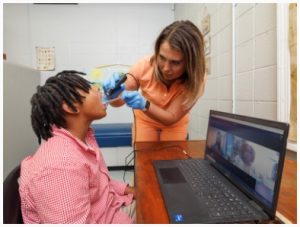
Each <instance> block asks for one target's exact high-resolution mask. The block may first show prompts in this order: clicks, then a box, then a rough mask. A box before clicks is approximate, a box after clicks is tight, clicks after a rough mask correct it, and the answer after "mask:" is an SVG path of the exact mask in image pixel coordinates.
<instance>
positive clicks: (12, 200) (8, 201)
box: [3, 165, 23, 224]
mask: <svg viewBox="0 0 300 227" xmlns="http://www.w3.org/2000/svg"><path fill="white" fill-rule="evenodd" d="M19 176H20V165H18V166H17V167H16V168H14V169H13V170H12V171H11V172H10V173H9V175H8V176H7V177H6V179H5V181H4V182H3V222H4V224H22V223H23V218H22V213H21V202H20V194H19V184H18V178H19Z"/></svg>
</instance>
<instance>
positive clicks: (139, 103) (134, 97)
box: [121, 91, 146, 110]
mask: <svg viewBox="0 0 300 227" xmlns="http://www.w3.org/2000/svg"><path fill="white" fill-rule="evenodd" d="M121 99H123V100H124V101H125V102H126V104H127V106H129V107H131V108H132V109H140V110H144V109H145V105H146V99H145V98H144V97H143V96H142V95H141V94H140V93H139V92H138V91H123V93H122V95H121Z"/></svg>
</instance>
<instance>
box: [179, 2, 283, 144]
mask: <svg viewBox="0 0 300 227" xmlns="http://www.w3.org/2000/svg"><path fill="white" fill-rule="evenodd" d="M232 7H233V4H175V19H176V20H177V19H189V20H191V21H193V22H194V23H195V24H196V25H198V27H199V28H200V29H201V20H202V18H203V16H204V15H205V14H206V13H208V14H209V15H210V32H209V33H208V35H209V36H210V40H211V43H210V46H211V50H210V57H211V74H210V75H209V77H208V81H207V85H206V88H205V93H204V95H203V97H202V98H201V99H200V100H199V101H198V103H197V104H196V105H195V106H194V108H193V110H192V111H191V121H190V127H189V135H190V139H204V138H205V137H206V128H207V119H208V113H209V110H210V109H216V110H221V111H226V112H232V111H233V107H232V105H233V102H235V113H238V114H244V115H251V116H256V117H261V118H268V119H272V120H276V116H277V110H276V106H277V100H276V99H277V93H276V91H277V82H276V81H277V75H276V66H277V65H276V52H277V50H276V4H244V3H243V4H234V7H235V21H234V23H235V29H236V31H235V54H236V61H235V64H236V68H235V70H236V75H235V79H236V80H235V85H234V84H233V80H232V59H233V55H232V49H233V48H232ZM233 86H234V87H233ZM233 88H234V89H235V97H232V94H233V93H232V92H233Z"/></svg>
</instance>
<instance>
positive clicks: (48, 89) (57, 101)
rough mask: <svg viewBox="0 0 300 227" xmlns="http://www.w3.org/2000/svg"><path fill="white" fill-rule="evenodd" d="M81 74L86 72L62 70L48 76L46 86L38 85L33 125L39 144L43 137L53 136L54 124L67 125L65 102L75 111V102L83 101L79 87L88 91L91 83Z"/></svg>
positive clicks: (34, 97) (33, 99) (32, 100)
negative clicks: (63, 105) (63, 106)
mask: <svg viewBox="0 0 300 227" xmlns="http://www.w3.org/2000/svg"><path fill="white" fill-rule="evenodd" d="M80 75H85V73H82V72H77V71H62V72H60V73H58V74H56V75H55V76H53V77H50V78H48V79H47V80H46V83H45V85H44V86H37V92H36V93H35V94H34V95H33V96H32V98H31V125H32V128H33V131H34V132H35V134H36V135H37V137H38V142H39V144H40V143H41V139H44V140H48V139H49V138H50V137H52V136H53V134H52V125H53V124H54V125H56V126H57V127H58V128H61V127H63V128H65V127H66V120H65V118H64V117H65V112H64V110H63V108H62V104H63V102H65V103H66V104H67V105H68V106H69V107H70V108H71V109H72V110H74V111H76V108H75V106H74V105H73V104H74V103H83V99H84V98H85V97H84V96H82V95H80V93H79V92H78V89H80V90H83V91H84V92H86V93H88V92H89V90H90V88H91V85H90V82H88V81H87V80H85V79H84V78H83V77H82V76H80Z"/></svg>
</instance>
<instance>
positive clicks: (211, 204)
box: [179, 159, 256, 218]
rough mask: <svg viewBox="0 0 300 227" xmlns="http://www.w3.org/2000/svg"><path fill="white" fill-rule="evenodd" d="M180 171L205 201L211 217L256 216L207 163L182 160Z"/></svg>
mask: <svg viewBox="0 0 300 227" xmlns="http://www.w3.org/2000/svg"><path fill="white" fill-rule="evenodd" d="M187 161H188V162H187ZM179 163H180V169H181V172H182V174H183V175H184V177H185V178H186V179H187V181H188V182H189V184H190V186H191V187H192V190H193V191H194V192H195V194H196V196H197V197H199V198H200V199H201V201H204V204H205V205H206V206H207V207H208V209H209V214H210V216H211V217H215V218H224V217H230V218H234V217H241V216H244V215H245V216H247V217H249V216H252V215H255V213H256V212H255V211H254V209H253V208H252V207H251V206H249V205H248V204H247V203H245V202H243V200H242V199H241V198H239V197H237V196H236V193H233V190H232V189H231V188H230V187H229V186H228V185H226V183H224V182H225V181H223V180H221V179H220V177H218V173H217V171H216V170H215V171H212V170H214V169H213V168H211V166H210V165H209V164H208V163H207V162H199V161H198V160H193V159H189V160H181V161H179Z"/></svg>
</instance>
